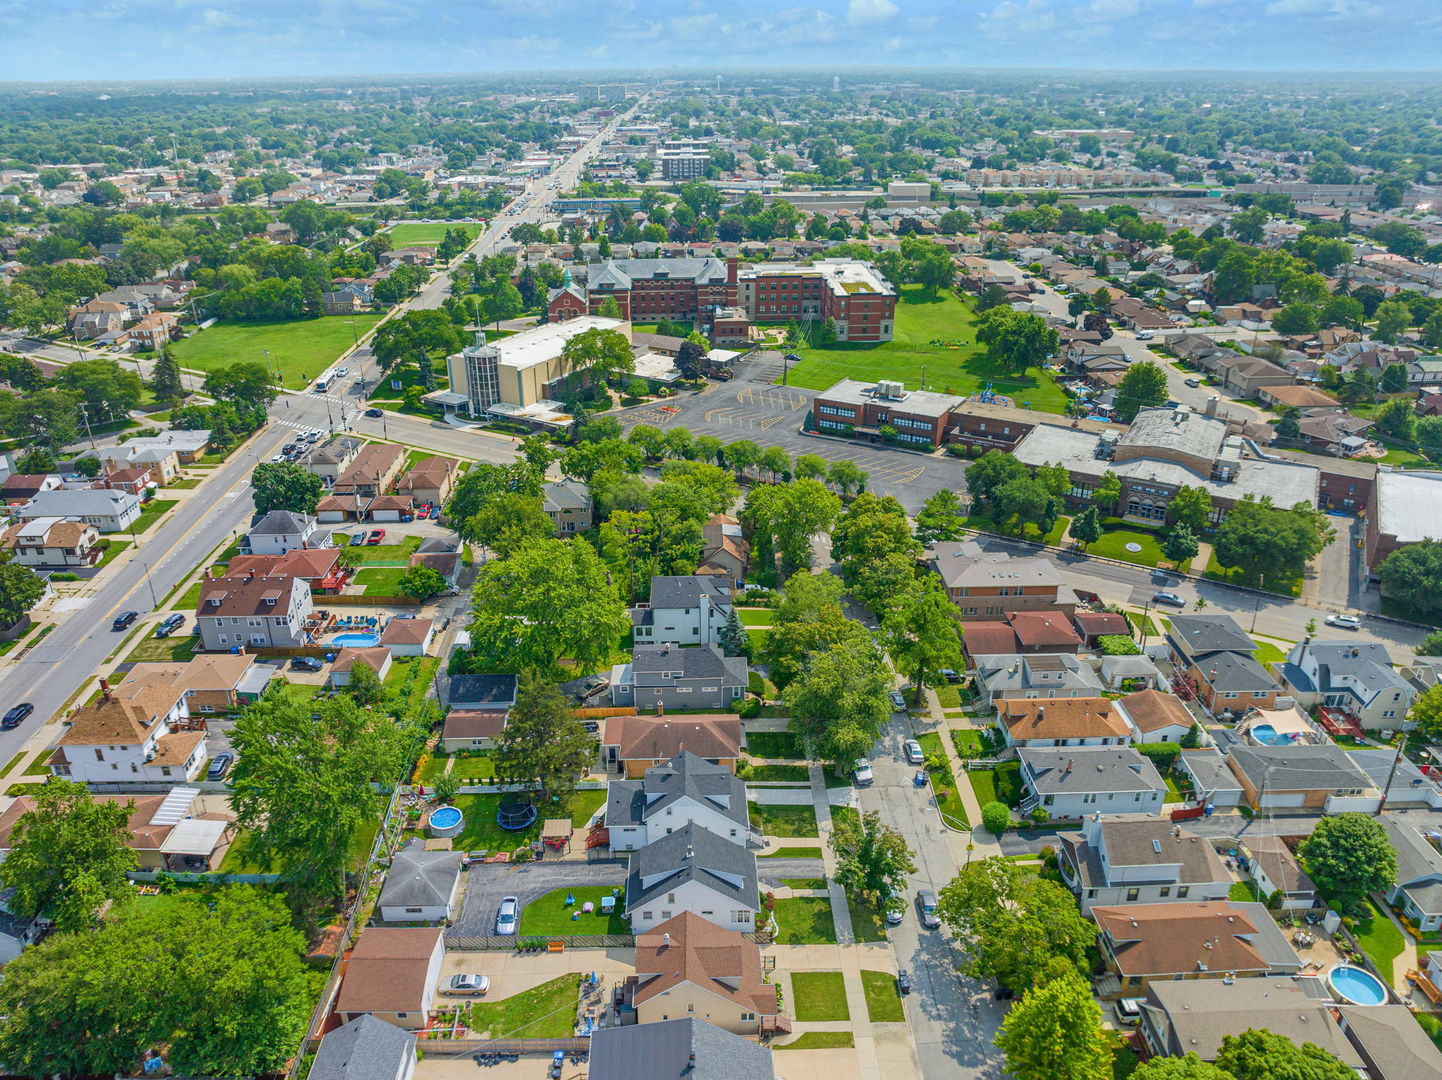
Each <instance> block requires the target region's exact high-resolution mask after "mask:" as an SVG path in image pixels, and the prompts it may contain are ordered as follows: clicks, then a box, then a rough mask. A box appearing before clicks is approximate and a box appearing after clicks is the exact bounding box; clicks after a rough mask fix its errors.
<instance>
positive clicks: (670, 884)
mask: <svg viewBox="0 0 1442 1080" xmlns="http://www.w3.org/2000/svg"><path fill="white" fill-rule="evenodd" d="M757 882H758V878H757V875H756V856H755V854H753V853H752V852H751V850H750V849H749V848H747V847H746V846H745V845H744V844H734V843H732V842H731V841H730V840H729V839H727V838H725V837H721V836H717V835H716V834H715V833H713V832H711V831H710V830H708V829H704V828H702V827H701V826H700V825H696V824H687V825H683V826H681V827H680V828H679V829H677V830H676V831H675V832H672V833H667V834H666V835H664V836H661V837H659V838H658V839H657V840H655V841H654V842H652V843H650V844H647V845H646V846H645V847H643V848H638V849H637V850H636V851H634V852H633V853H632V854H631V858H630V862H629V872H628V873H627V875H626V918H627V919H629V920H630V922H631V929H632V930H633V932H635V933H637V934H639V933H641V932H642V931H645V930H650V929H651V928H652V927H654V926H658V925H660V924H661V923H663V922H665V921H666V920H667V919H672V918H675V917H676V916H677V915H679V914H681V912H683V911H690V912H692V913H694V914H696V915H699V916H701V918H703V919H705V920H706V921H707V922H711V923H715V924H716V925H717V926H720V927H722V928H723V929H726V930H735V931H738V932H740V933H747V932H749V931H751V930H754V929H755V927H756V916H757V915H758V914H759V913H760V911H761V894H760V891H759V889H758V884H757Z"/></svg>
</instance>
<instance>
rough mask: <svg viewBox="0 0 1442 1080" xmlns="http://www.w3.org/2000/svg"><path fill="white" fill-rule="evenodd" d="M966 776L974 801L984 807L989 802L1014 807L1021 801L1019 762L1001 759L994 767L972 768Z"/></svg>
mask: <svg viewBox="0 0 1442 1080" xmlns="http://www.w3.org/2000/svg"><path fill="white" fill-rule="evenodd" d="M966 775H967V777H968V778H969V779H970V780H971V789H972V790H973V791H974V792H976V801H977V802H979V803H981V805H982V806H983V807H984V806H986V804H987V803H989V802H1000V803H1005V804H1006V805H1007V806H1010V807H1013V808H1014V807H1016V806H1017V805H1018V804H1019V803H1020V802H1021V762H1019V761H1003V762H1002V763H1001V764H1000V765H998V766H997V767H996V768H995V769H973V770H971V771H970V772H968V773H967V774H966Z"/></svg>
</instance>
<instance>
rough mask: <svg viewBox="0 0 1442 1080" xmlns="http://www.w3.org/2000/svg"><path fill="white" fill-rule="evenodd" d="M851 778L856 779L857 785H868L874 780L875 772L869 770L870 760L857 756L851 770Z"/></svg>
mask: <svg viewBox="0 0 1442 1080" xmlns="http://www.w3.org/2000/svg"><path fill="white" fill-rule="evenodd" d="M851 778H852V779H853V780H855V781H856V786H857V787H870V786H871V785H872V784H874V783H875V782H876V774H875V773H873V772H872V771H871V762H869V761H867V760H866V759H865V758H857V759H856V765H855V767H854V768H853V769H852V770H851Z"/></svg>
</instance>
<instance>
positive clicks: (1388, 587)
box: [1377, 540, 1442, 619]
mask: <svg viewBox="0 0 1442 1080" xmlns="http://www.w3.org/2000/svg"><path fill="white" fill-rule="evenodd" d="M1377 573H1378V576H1380V577H1381V579H1382V592H1383V593H1384V594H1385V595H1387V596H1389V597H1391V598H1392V599H1393V600H1396V601H1398V602H1399V603H1401V604H1403V605H1404V606H1405V607H1407V608H1408V609H1409V610H1410V611H1412V612H1414V613H1415V614H1417V615H1420V616H1422V617H1424V618H1428V619H1430V618H1433V617H1434V616H1436V615H1437V614H1438V613H1439V612H1442V543H1439V542H1437V541H1436V540H1423V541H1422V542H1421V543H1417V544H1408V545H1407V546H1406V547H1401V548H1398V549H1397V550H1396V551H1394V552H1392V553H1391V554H1390V555H1388V556H1387V558H1385V559H1384V560H1382V565H1381V566H1379V567H1378V568H1377Z"/></svg>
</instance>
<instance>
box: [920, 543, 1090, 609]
mask: <svg viewBox="0 0 1442 1080" xmlns="http://www.w3.org/2000/svg"><path fill="white" fill-rule="evenodd" d="M930 562H931V567H932V569H933V570H935V571H936V572H937V573H938V574H940V575H941V580H942V584H944V585H945V586H946V593H947V595H948V596H950V597H951V599H952V602H953V603H955V604H956V606H957V607H958V608H959V609H960V610H961V617H962V618H963V619H996V618H998V617H1001V616H1005V615H1008V614H1010V613H1011V612H1014V611H1056V612H1059V613H1061V614H1062V615H1063V616H1064V617H1065V618H1068V619H1070V618H1071V617H1072V615H1073V614H1074V613H1075V612H1076V605H1077V597H1076V593H1075V592H1073V591H1072V589H1071V587H1070V586H1068V585H1067V584H1066V583H1065V582H1064V581H1062V579H1061V575H1060V574H1058V573H1057V572H1056V568H1055V567H1054V566H1052V564H1051V563H1050V562H1048V561H1047V560H1046V559H1040V558H1015V557H1012V556H1010V555H1004V554H1001V553H998V552H986V551H983V550H982V548H981V545H980V544H978V543H977V542H976V541H974V540H963V541H961V542H959V543H953V542H949V541H948V542H945V543H940V544H937V545H935V547H933V549H932V553H931V559H930Z"/></svg>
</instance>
